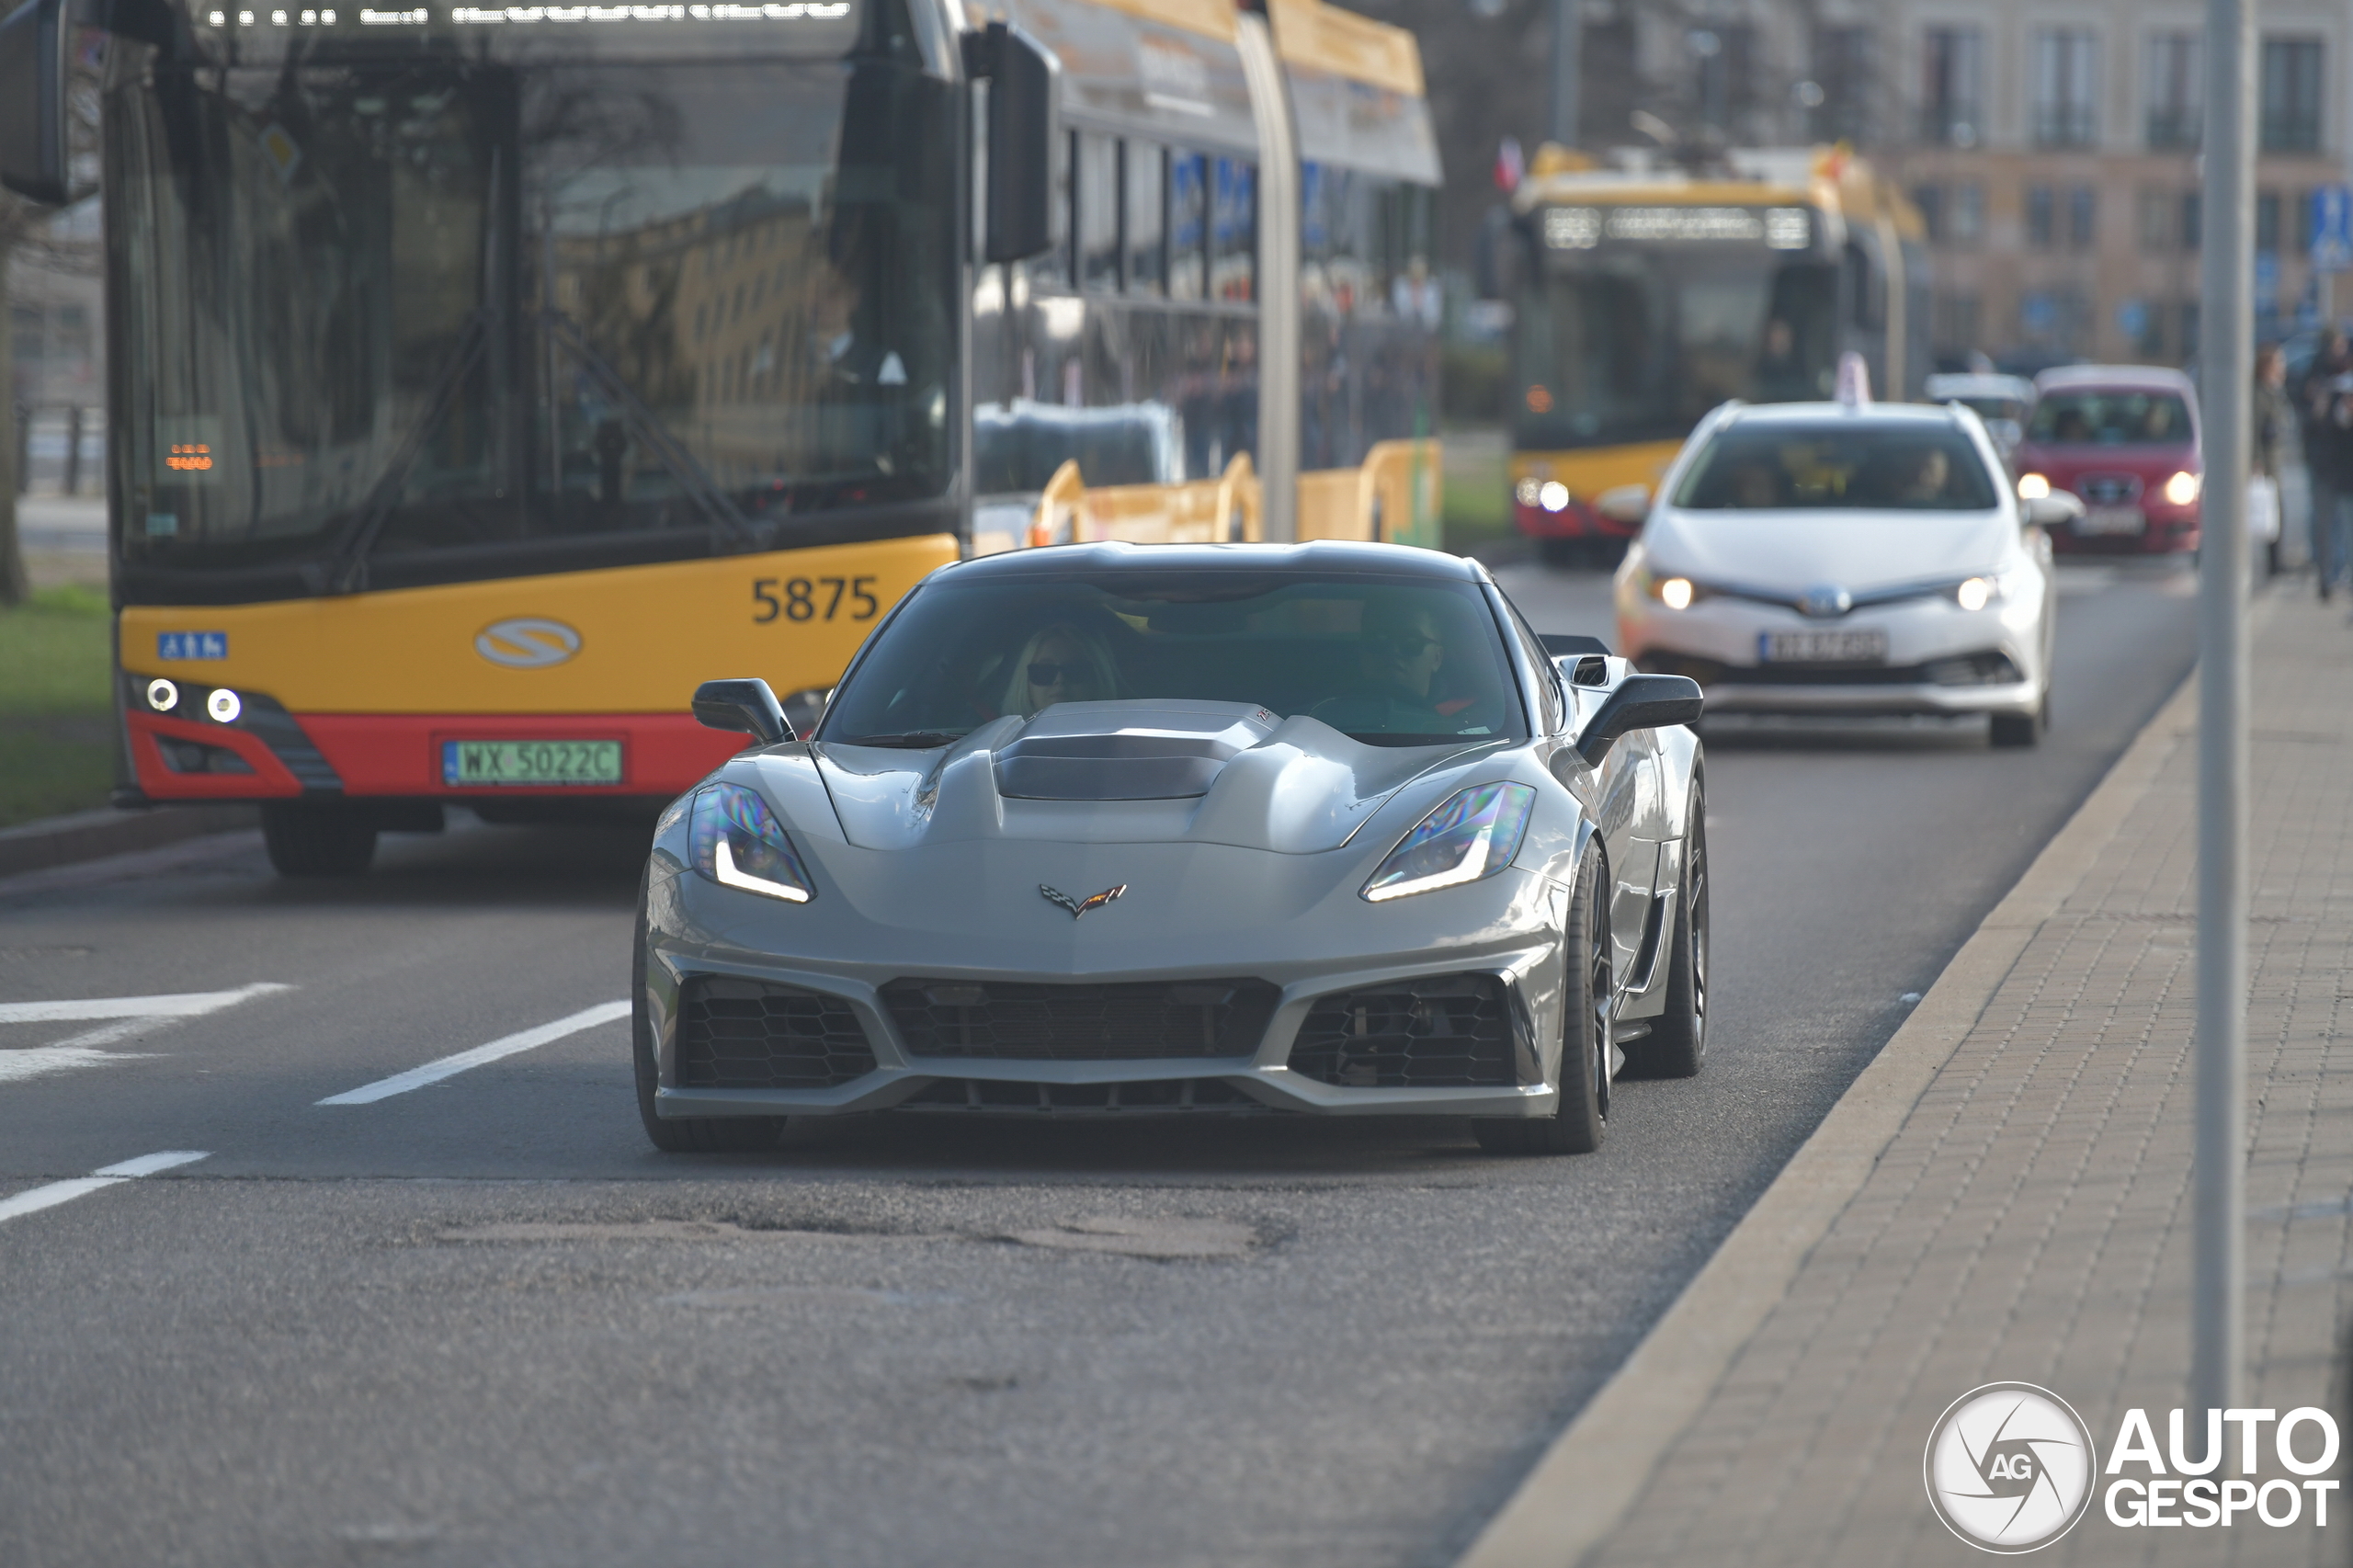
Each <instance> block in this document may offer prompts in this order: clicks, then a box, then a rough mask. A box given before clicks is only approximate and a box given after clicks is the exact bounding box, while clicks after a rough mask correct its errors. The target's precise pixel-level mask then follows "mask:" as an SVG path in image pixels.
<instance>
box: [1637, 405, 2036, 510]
mask: <svg viewBox="0 0 2353 1568" xmlns="http://www.w3.org/2000/svg"><path fill="white" fill-rule="evenodd" d="M1995 504H1996V503H1995V488H1994V481H1993V477H1992V476H1991V475H1990V474H1988V473H1987V472H1985V464H1984V460H1982V459H1981V458H1979V456H1978V455H1977V449H1976V447H1975V446H1974V445H1973V444H1972V442H1971V441H1970V440H1969V438H1968V437H1965V436H1963V435H1962V434H1961V432H1960V431H1958V430H1952V429H1941V428H1938V427H1937V426H1931V425H1924V424H1921V423H1917V422H1911V421H1907V422H1906V423H1904V424H1903V425H1899V426H1891V425H1878V426H1872V425H1869V424H1858V423H1854V422H1851V421H1849V422H1843V423H1840V424H1836V425H1784V424H1780V423H1779V422H1775V423H1771V424H1756V425H1745V424H1736V425H1733V426H1731V427H1730V428H1728V429H1725V430H1722V431H1719V432H1718V433H1717V435H1716V436H1715V437H1714V438H1713V439H1712V440H1711V441H1710V442H1709V443H1708V446H1707V449H1706V450H1704V451H1702V452H1701V453H1700V454H1699V460H1698V461H1696V462H1694V463H1693V464H1692V465H1691V468H1690V471H1689V472H1688V473H1686V474H1685V475H1684V476H1683V483H1681V484H1680V485H1678V486H1677V489H1676V493H1675V505H1677V506H1682V507H1686V508H1689V509H1693V510H1699V511H1735V512H1740V511H1746V512H1771V511H1794V510H1800V509H1804V510H1820V509H1824V508H1836V509H1842V510H1870V511H1893V512H1982V511H1984V510H1986V509H1987V508H1988V507H1991V506H1995Z"/></svg>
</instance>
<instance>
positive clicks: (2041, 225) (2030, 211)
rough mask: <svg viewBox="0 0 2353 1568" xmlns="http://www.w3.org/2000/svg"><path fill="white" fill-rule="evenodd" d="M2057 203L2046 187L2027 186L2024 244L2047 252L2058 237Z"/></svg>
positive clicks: (2049, 188)
mask: <svg viewBox="0 0 2353 1568" xmlns="http://www.w3.org/2000/svg"><path fill="white" fill-rule="evenodd" d="M2058 207H2059V203H2058V200H2057V199H2056V197H2055V196H2054V195H2053V194H2052V189H2051V187H2049V186H2047V185H2034V186H2029V187H2027V192H2026V243H2027V244H2029V245H2031V246H2033V247H2034V248H2035V249H2036V250H2049V249H2050V248H2051V247H2052V244H2056V243H2057V241H2058V237H2059V233H2058V231H2059V219H2058Z"/></svg>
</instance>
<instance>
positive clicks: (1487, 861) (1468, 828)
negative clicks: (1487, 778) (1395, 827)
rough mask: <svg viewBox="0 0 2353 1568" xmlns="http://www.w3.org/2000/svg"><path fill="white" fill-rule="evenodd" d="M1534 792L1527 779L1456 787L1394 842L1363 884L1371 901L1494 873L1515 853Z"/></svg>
mask: <svg viewBox="0 0 2353 1568" xmlns="http://www.w3.org/2000/svg"><path fill="white" fill-rule="evenodd" d="M1535 809H1536V791H1535V790H1531V789H1529V787H1528V786H1527V785H1525V784H1474V785H1472V787H1471V788H1470V789H1468V790H1456V791H1455V792H1454V793H1453V794H1451V795H1449V796H1448V797H1447V799H1446V801H1444V802H1443V803H1442V804H1440V805H1439V806H1438V809H1437V810H1436V811H1434V812H1430V814H1429V815H1427V816H1426V817H1424V818H1423V819H1422V820H1421V823H1420V824H1419V825H1417V826H1416V827H1415V829H1414V831H1413V832H1411V833H1409V834H1407V835H1405V836H1404V837H1403V838H1401V839H1399V840H1398V841H1397V847H1396V848H1394V849H1392V850H1391V851H1390V852H1389V857H1388V858H1387V859H1385V860H1383V861H1381V865H1380V866H1379V867H1378V868H1377V869H1375V870H1374V871H1373V873H1372V877H1371V880H1370V881H1367V882H1366V883H1365V884H1364V889H1363V896H1364V897H1365V898H1366V899H1367V900H1368V901H1370V903H1386V902H1388V901H1389V900H1390V899H1392V898H1404V897H1406V896H1408V895H1409V894H1412V893H1417V892H1432V891H1434V890H1436V889H1438V888H1450V887H1459V886H1461V884H1462V883H1464V882H1475V881H1482V880H1483V879H1485V878H1487V877H1492V876H1494V875H1495V873H1496V872H1498V871H1500V870H1502V869H1504V868H1505V867H1506V866H1508V865H1510V864H1511V858H1512V857H1513V856H1515V855H1517V854H1518V853H1519V841H1520V840H1521V839H1523V838H1525V837H1527V836H1528V818H1529V813H1530V812H1533V811H1534V810H1535Z"/></svg>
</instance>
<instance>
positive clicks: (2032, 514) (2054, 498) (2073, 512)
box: [2018, 490, 2084, 528]
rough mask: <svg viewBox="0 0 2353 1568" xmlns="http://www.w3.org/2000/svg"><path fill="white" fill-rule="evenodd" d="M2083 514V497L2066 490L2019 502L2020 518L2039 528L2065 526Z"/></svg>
mask: <svg viewBox="0 0 2353 1568" xmlns="http://www.w3.org/2000/svg"><path fill="white" fill-rule="evenodd" d="M2083 515H2084V503H2083V500H2082V498H2081V497H2080V496H2077V495H2075V494H2074V493H2072V492H2070V491H2065V490H2054V491H2052V493H2051V494H2048V495H2037V496H2036V497H2034V498H2033V499H2032V500H2030V501H2021V502H2019V503H2018V520H2019V521H2020V522H2023V523H2027V524H2029V525H2031V526H2032V527H2034V528H2065V527H2066V526H2067V525H2068V524H2070V523H2072V522H2074V521H2075V519H2076V518H2078V517H2082V516H2083Z"/></svg>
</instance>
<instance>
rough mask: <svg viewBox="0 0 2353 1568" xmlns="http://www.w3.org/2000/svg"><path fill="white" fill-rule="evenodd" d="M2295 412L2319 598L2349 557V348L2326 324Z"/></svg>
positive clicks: (2352, 424) (2352, 369) (2352, 399)
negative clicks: (2307, 482)
mask: <svg viewBox="0 0 2353 1568" xmlns="http://www.w3.org/2000/svg"><path fill="white" fill-rule="evenodd" d="M2299 403H2300V404H2301V406H2300V408H2299V410H2298V412H2299V413H2300V414H2301V415H2302V419H2303V426H2304V466H2305V468H2306V470H2307V471H2308V472H2310V473H2311V475H2312V494H2313V510H2312V547H2313V576H2314V577H2316V578H2317V579H2318V580H2319V583H2320V597H2321V598H2322V599H2323V600H2324V601H2325V600H2326V599H2327V598H2328V597H2329V595H2330V594H2331V593H2332V592H2334V591H2335V589H2336V584H2337V582H2338V580H2339V579H2340V578H2343V577H2346V576H2347V573H2348V567H2353V561H2348V560H2347V553H2348V546H2353V538H2348V536H2347V528H2346V516H2345V513H2346V506H2347V501H2348V500H2353V496H2348V495H2347V490H2348V489H2353V351H2348V350H2347V347H2346V342H2345V335H2344V334H2342V333H2340V332H2338V331H2337V330H2336V328H2334V327H2331V328H2329V329H2328V330H2327V331H2326V332H2325V333H2323V334H2322V335H2321V344H2320V352H2319V353H2317V354H2315V355H2314V356H2313V363H2312V368H2311V369H2309V370H2307V371H2306V372H2305V373H2304V383H2303V387H2302V397H2301V398H2300V399H2299Z"/></svg>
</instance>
